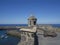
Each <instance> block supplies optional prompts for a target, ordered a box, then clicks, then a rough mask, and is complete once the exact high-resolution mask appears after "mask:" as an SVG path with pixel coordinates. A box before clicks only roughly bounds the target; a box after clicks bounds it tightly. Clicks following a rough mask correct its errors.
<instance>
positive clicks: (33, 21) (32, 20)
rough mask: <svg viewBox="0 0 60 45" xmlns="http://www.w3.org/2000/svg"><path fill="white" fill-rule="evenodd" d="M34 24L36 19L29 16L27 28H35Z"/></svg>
mask: <svg viewBox="0 0 60 45" xmlns="http://www.w3.org/2000/svg"><path fill="white" fill-rule="evenodd" d="M36 22H37V18H35V16H30V17H29V18H28V26H29V27H31V26H35V25H36Z"/></svg>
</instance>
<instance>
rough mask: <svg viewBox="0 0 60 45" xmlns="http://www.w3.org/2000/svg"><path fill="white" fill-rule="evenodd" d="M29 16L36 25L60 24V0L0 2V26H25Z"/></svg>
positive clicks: (12, 0) (4, 0) (13, 0)
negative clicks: (33, 18)
mask: <svg viewBox="0 0 60 45" xmlns="http://www.w3.org/2000/svg"><path fill="white" fill-rule="evenodd" d="M31 14H32V15H34V16H35V17H36V18H37V23H38V24H60V0H0V24H27V22H28V20H27V19H28V17H30V16H31Z"/></svg>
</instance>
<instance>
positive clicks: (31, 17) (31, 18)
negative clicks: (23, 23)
mask: <svg viewBox="0 0 60 45" xmlns="http://www.w3.org/2000/svg"><path fill="white" fill-rule="evenodd" d="M28 20H37V18H36V17H35V16H30V17H29V18H28Z"/></svg>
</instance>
